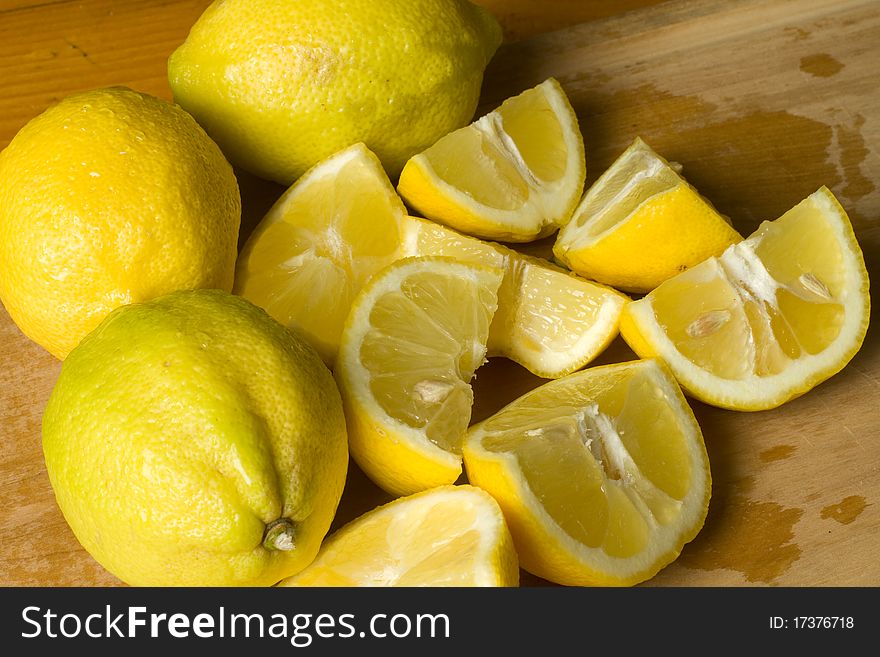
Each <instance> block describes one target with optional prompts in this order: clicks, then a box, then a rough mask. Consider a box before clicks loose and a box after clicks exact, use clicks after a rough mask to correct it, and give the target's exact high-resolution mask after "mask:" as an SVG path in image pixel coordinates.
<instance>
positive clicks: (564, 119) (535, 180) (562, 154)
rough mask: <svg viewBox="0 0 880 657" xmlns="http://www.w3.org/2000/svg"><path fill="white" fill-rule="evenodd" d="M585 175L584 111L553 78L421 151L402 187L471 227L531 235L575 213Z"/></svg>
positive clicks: (424, 207)
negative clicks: (577, 108)
mask: <svg viewBox="0 0 880 657" xmlns="http://www.w3.org/2000/svg"><path fill="white" fill-rule="evenodd" d="M585 177H586V167H585V163H584V143H583V137H582V136H581V133H580V129H579V127H578V121H577V116H576V115H575V113H574V110H573V109H572V107H571V104H570V103H569V102H568V98H567V97H566V95H565V92H564V91H563V89H562V87H561V86H560V84H559V82H557V81H556V80H555V79H553V78H550V79H548V80H546V81H545V82H543V83H541V84H539V85H538V86H537V87H534V88H532V89H528V90H526V91H524V92H523V93H521V94H519V95H518V96H514V97H513V98H508V99H507V100H505V101H504V102H503V103H502V104H501V106H500V107H499V108H498V109H496V110H495V111H493V112H490V113H489V114H486V115H485V116H483V117H482V118H480V119H478V120H477V121H475V122H474V123H472V124H470V125H468V126H465V127H464V128H461V129H459V130H456V131H455V132H451V133H450V134H448V135H446V136H445V137H442V138H441V139H440V140H439V141H437V142H436V143H435V144H434V145H433V146H431V147H430V148H428V149H427V150H425V151H422V152H421V153H419V154H418V155H415V156H413V157H412V158H411V159H410V160H409V161H408V162H407V163H406V165H405V166H404V168H403V171H402V172H401V174H400V181H399V183H398V186H397V190H398V192H399V193H400V195H401V196H402V197H403V198H404V200H405V201H406V202H407V203H408V204H409V205H410V206H411V207H413V208H415V209H416V210H417V211H418V212H420V213H421V214H423V215H424V216H425V217H428V218H430V219H433V220H435V221H439V222H441V223H444V224H446V225H448V226H451V227H453V228H456V229H458V230H460V231H462V232H464V233H466V234H468V235H474V236H477V237H482V238H486V239H493V240H501V241H505V242H529V241H532V240H535V239H537V238H539V237H545V236H547V235H550V234H551V233H553V232H555V231H556V230H557V229H558V228H559V227H560V226H562V225H563V224H565V223H566V222H567V221H568V220H569V218H570V217H571V213H572V211H573V210H574V208H575V206H576V205H577V202H578V200H579V199H580V196H581V194H582V193H583V188H584V179H585Z"/></svg>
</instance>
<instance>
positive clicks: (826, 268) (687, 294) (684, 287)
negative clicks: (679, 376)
mask: <svg viewBox="0 0 880 657" xmlns="http://www.w3.org/2000/svg"><path fill="white" fill-rule="evenodd" d="M795 254H796V255H795ZM842 259H843V253H842V249H841V245H840V242H839V240H838V239H837V237H836V236H835V235H834V233H833V231H832V229H831V227H830V226H829V224H828V223H827V222H826V221H825V220H823V218H822V217H821V215H819V214H817V213H813V212H810V211H809V208H808V207H807V206H801V207H799V208H796V209H795V210H794V211H792V212H790V213H788V214H786V215H784V216H783V217H781V218H780V219H779V220H777V221H775V222H772V223H765V224H763V226H762V227H761V228H760V229H759V230H758V231H757V232H756V233H755V234H754V235H753V236H752V237H750V238H749V239H748V240H747V241H746V242H745V243H743V244H741V245H740V246H734V247H731V248H730V249H728V251H727V252H725V253H724V254H723V255H722V256H721V257H720V258H719V259H717V260H711V261H708V262H706V263H703V264H701V265H699V270H697V268H695V269H694V270H692V271H690V272H687V273H685V274H683V275H682V276H680V277H678V278H677V279H673V280H670V281H668V282H667V283H664V284H663V285H662V286H661V287H660V288H658V289H657V290H656V291H655V293H654V295H653V300H652V305H653V307H654V312H655V313H656V315H657V317H658V318H659V319H660V321H661V323H662V326H663V328H664V331H665V332H666V333H667V335H668V336H669V339H670V340H671V341H672V342H673V343H674V344H675V345H676V347H677V349H678V350H679V351H680V352H681V354H682V355H684V356H685V358H687V359H688V360H691V361H692V362H694V363H695V364H696V365H697V366H699V367H701V368H703V369H705V370H707V371H708V372H711V373H712V374H713V375H715V376H718V377H721V378H724V379H734V380H744V379H748V378H750V377H753V376H758V377H765V376H770V375H775V374H780V373H781V372H784V371H785V370H786V369H787V368H788V367H790V366H791V364H792V363H793V362H794V361H796V360H798V359H799V358H801V357H803V356H809V355H815V354H818V353H821V352H822V351H824V350H825V349H826V348H828V347H829V346H830V345H831V344H832V343H833V342H834V341H835V340H836V339H837V337H838V336H839V335H840V331H841V328H842V326H843V323H844V320H845V314H846V313H845V308H844V305H843V304H842V303H841V302H840V301H838V300H839V299H841V297H842V295H843V294H844V289H843V284H844V277H843V271H844V268H843V265H842ZM684 299H687V303H683V301H684Z"/></svg>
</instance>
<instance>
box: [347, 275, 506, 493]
mask: <svg viewBox="0 0 880 657" xmlns="http://www.w3.org/2000/svg"><path fill="white" fill-rule="evenodd" d="M502 276H503V273H502V271H501V270H500V269H496V268H492V267H485V266H482V265H474V264H467V263H463V262H460V261H457V260H454V259H451V258H440V257H436V258H435V257H421V258H404V259H403V260H399V261H397V262H395V263H393V264H391V265H389V266H388V267H386V268H385V269H383V270H381V271H379V272H378V273H377V274H375V275H374V276H373V278H372V279H371V280H370V282H369V283H368V284H367V286H366V287H364V288H363V290H361V292H360V293H359V294H358V296H357V297H356V298H355V301H354V304H353V305H352V308H351V313H350V314H349V316H348V319H347V321H346V324H345V328H344V329H343V332H342V342H341V345H340V348H339V356H338V358H337V361H336V368H335V374H336V379H337V382H338V383H339V388H340V392H341V393H342V400H343V406H344V407H345V413H346V419H347V425H348V430H349V447H350V451H351V455H352V457H353V458H354V460H355V461H356V462H357V464H358V465H359V466H360V468H361V469H362V470H363V471H364V473H365V474H366V475H367V476H368V477H370V478H371V479H372V480H373V481H374V482H376V483H377V484H378V485H379V486H381V487H382V488H384V489H385V490H387V491H389V492H391V493H393V494H395V495H408V494H411V493H415V492H418V491H420V490H425V489H427V488H433V487H435V486H440V485H443V484H450V483H453V482H454V481H455V480H456V479H458V477H459V475H460V474H461V441H462V440H463V438H464V434H465V432H466V430H467V427H468V424H469V422H470V415H471V406H472V404H473V391H472V390H471V387H470V385H469V382H470V380H471V378H472V377H473V376H474V372H475V371H476V369H477V368H478V367H479V366H480V365H482V364H483V362H484V361H485V357H486V339H487V338H488V335H489V325H490V323H491V321H492V316H493V315H494V313H495V309H496V307H497V293H498V288H499V287H500V285H501V280H502Z"/></svg>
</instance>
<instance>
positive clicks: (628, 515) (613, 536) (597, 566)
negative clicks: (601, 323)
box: [463, 360, 711, 586]
mask: <svg viewBox="0 0 880 657" xmlns="http://www.w3.org/2000/svg"><path fill="white" fill-rule="evenodd" d="M463 452H464V463H465V468H466V470H467V475H468V480H469V481H470V483H472V484H474V485H476V486H479V487H480V488H483V489H484V490H486V491H487V492H488V493H489V494H490V495H492V497H494V498H495V499H496V500H497V501H498V503H499V504H500V505H501V509H502V511H503V512H504V516H505V518H506V519H507V523H508V526H509V527H510V531H511V534H512V535H513V540H514V545H515V546H516V550H517V553H518V555H519V559H520V564H521V565H522V567H523V568H525V569H526V570H528V571H529V572H531V573H533V574H535V575H538V576H540V577H543V578H544V579H547V580H550V581H552V582H557V583H559V584H566V585H572V586H590V585H599V586H626V585H633V584H637V583H638V582H641V581H644V580H646V579H648V578H650V577H652V576H653V575H655V574H656V573H657V572H658V571H659V570H660V569H661V568H663V567H664V566H665V565H667V564H669V563H670V562H672V561H673V560H674V559H675V558H676V557H677V556H678V555H679V553H680V552H681V549H682V547H683V546H684V545H685V543H687V542H688V541H690V540H692V539H693V538H694V536H696V535H697V533H698V532H699V530H700V528H701V527H702V526H703V523H704V521H705V518H706V512H707V509H708V505H709V497H710V493H711V476H710V471H709V459H708V456H707V454H706V448H705V445H704V444H703V438H702V434H701V432H700V427H699V426H698V425H697V421H696V419H695V418H694V415H693V413H692V412H691V409H690V407H689V406H688V404H687V402H686V401H685V398H684V396H683V395H682V393H681V390H680V389H679V387H678V384H677V383H676V382H675V379H673V378H672V375H671V374H670V373H669V372H668V371H667V370H666V368H665V367H663V366H662V365H661V364H660V363H659V362H658V361H654V360H649V361H634V362H630V363H618V364H614V365H606V366H602V367H594V368H590V369H587V370H584V371H582V372H576V373H574V374H571V375H569V376H567V377H564V378H561V379H557V380H555V381H551V382H549V383H546V384H544V385H543V386H540V387H539V388H535V389H534V390H532V391H531V392H528V393H526V394H525V395H523V396H522V397H520V398H519V399H517V400H516V401H514V402H512V403H511V404H509V405H507V406H505V407H504V408H503V409H501V410H500V411H499V412H498V413H496V414H495V415H493V416H491V417H490V418H488V419H486V420H484V421H483V422H480V423H479V424H476V425H474V426H473V427H471V429H470V430H469V431H468V436H467V439H466V441H465V445H464V448H463Z"/></svg>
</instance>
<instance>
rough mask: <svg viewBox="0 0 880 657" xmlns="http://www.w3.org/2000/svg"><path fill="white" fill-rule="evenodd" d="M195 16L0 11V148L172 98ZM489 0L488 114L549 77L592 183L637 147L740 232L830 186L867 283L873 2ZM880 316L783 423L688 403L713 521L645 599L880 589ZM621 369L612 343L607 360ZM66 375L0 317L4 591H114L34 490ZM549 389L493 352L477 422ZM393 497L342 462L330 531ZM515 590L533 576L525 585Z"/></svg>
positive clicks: (61, 0) (103, 7) (254, 183)
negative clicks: (74, 119) (44, 118)
mask: <svg viewBox="0 0 880 657" xmlns="http://www.w3.org/2000/svg"><path fill="white" fill-rule="evenodd" d="M207 4H208V2H207V0H166V1H163V2H155V1H145V0H144V1H141V0H131V1H127V2H113V1H111V0H82V1H76V2H74V1H72V0H2V1H0V148H3V147H5V146H6V144H7V143H8V142H9V140H11V139H12V137H13V136H14V135H15V133H16V132H17V130H18V129H20V128H21V126H22V125H24V123H25V122H26V121H27V120H29V119H30V118H32V117H33V116H36V115H37V114H39V113H40V112H41V111H42V110H43V109H45V108H46V107H47V106H48V105H49V104H51V103H52V102H54V101H56V100H58V99H60V98H62V97H64V96H66V95H67V94H69V93H71V92H74V91H77V90H81V89H87V88H94V87H99V86H105V85H114V84H124V85H128V86H131V87H133V88H135V89H138V90H140V91H144V92H147V93H152V94H155V95H157V96H160V97H163V98H168V99H170V97H171V94H170V90H169V88H168V85H167V81H166V78H165V63H166V60H167V57H168V55H169V54H170V53H171V51H172V50H173V49H174V48H175V47H176V46H177V45H178V44H179V43H180V42H181V41H182V40H183V39H184V38H185V36H186V34H187V31H188V29H189V26H190V25H191V24H192V23H193V22H194V21H195V19H196V18H197V17H198V16H199V14H200V13H201V12H202V11H203V10H204V8H205V7H206V6H207ZM480 4H484V5H485V6H487V7H489V8H490V9H491V10H492V11H493V12H494V13H495V14H496V15H497V16H498V17H499V20H500V21H501V22H502V24H503V26H504V29H505V37H506V43H505V45H503V46H502V48H501V49H500V50H499V52H498V53H497V55H496V57H495V58H494V60H493V62H492V63H491V64H490V67H489V69H488V71H487V74H486V79H485V84H484V93H483V99H482V102H481V107H480V109H479V111H480V112H483V111H486V110H488V109H491V108H492V107H494V106H495V105H497V104H498V103H500V101H501V100H503V99H504V98H506V97H508V96H510V95H513V94H516V93H519V92H520V91H522V90H523V89H525V88H527V87H530V86H533V85H535V84H537V83H539V82H541V81H542V80H544V79H545V78H546V77H548V76H554V77H556V78H557V79H559V81H560V82H561V83H562V85H563V87H564V88H565V90H566V92H567V93H568V95H569V97H570V99H571V101H572V105H573V106H574V108H575V110H576V111H577V114H578V118H579V121H580V125H581V129H582V131H583V133H584V138H585V146H586V153H587V171H588V173H587V178H588V183H589V182H591V181H592V180H594V179H595V178H596V177H597V176H598V175H599V174H600V173H601V172H602V171H603V170H604V169H605V168H606V167H607V166H608V165H609V164H610V163H611V162H612V161H613V159H614V158H615V157H616V156H617V155H618V154H619V153H620V152H621V151H622V150H623V148H624V147H625V146H626V145H627V144H628V143H629V142H630V141H631V140H632V139H633V138H634V137H635V136H637V135H640V136H641V137H643V138H644V139H645V140H646V141H647V142H648V143H649V144H651V146H653V147H654V148H655V149H656V150H657V151H658V152H660V153H661V154H663V155H664V156H665V157H667V158H668V159H671V160H676V161H678V162H681V163H682V164H683V165H684V172H685V175H686V176H687V178H688V179H689V180H690V181H691V182H692V183H693V184H694V185H695V186H696V187H697V188H698V189H699V190H700V191H701V192H702V193H703V194H704V195H706V196H707V197H708V198H710V199H711V200H712V201H713V202H714V204H715V205H716V206H717V207H718V208H719V209H720V210H721V211H722V212H724V213H725V214H727V215H728V216H730V217H731V219H732V221H733V223H734V225H735V226H736V227H737V228H738V229H739V230H740V232H742V233H743V234H748V233H749V232H751V231H752V230H753V229H754V228H755V227H756V226H757V225H758V223H759V222H760V221H762V220H764V219H774V218H776V217H778V216H779V215H780V214H782V213H783V212H784V211H785V210H787V209H788V208H790V207H791V206H793V205H795V204H796V203H797V202H799V201H800V200H801V199H803V198H804V197H806V196H807V195H809V194H810V193H812V192H813V191H815V190H816V189H817V188H818V187H819V186H820V185H823V184H824V185H827V186H829V187H830V188H831V189H832V190H833V191H834V193H835V194H836V195H837V197H838V198H839V199H840V201H841V202H842V203H843V205H844V207H846V209H847V210H848V212H849V214H850V218H851V219H852V221H853V224H854V226H855V228H856V233H857V236H858V238H859V240H860V243H861V245H862V248H863V250H864V253H865V258H866V261H867V263H868V270H869V273H870V276H871V282H872V289H877V285H878V280H877V278H878V274H880V266H878V259H880V189H878V183H880V152H878V144H880V85H878V77H877V64H876V62H877V61H880V5H878V3H877V2H876V0H841V1H838V0H785V1H776V2H764V1H758V0H735V1H727V0H692V1H684V2H679V1H676V0H667V1H666V2H656V1H655V2H638V1H635V0H633V1H629V2H621V3H607V2H598V1H591V2H578V1H577V0H544V1H543V2H540V3H536V2H530V1H528V0H507V1H505V0H482V1H481V2H480ZM611 6H613V9H612V8H610V7H611ZM610 14H614V15H610ZM556 28H562V29H558V30H556V31H552V32H548V31H547V30H551V29H556ZM240 184H241V188H242V196H243V203H244V211H243V214H244V217H243V228H242V232H243V236H244V235H246V234H247V232H248V231H249V230H250V229H251V228H252V227H253V225H254V224H255V223H256V221H258V220H259V218H260V217H261V216H262V213H263V212H265V210H266V209H267V208H268V207H269V205H271V203H272V202H273V201H274V200H275V198H277V196H278V194H280V192H281V191H283V190H282V189H281V188H280V187H278V186H277V185H273V184H270V183H265V182H263V181H259V180H256V179H254V178H252V177H250V176H247V175H244V174H241V176H240ZM546 247H547V244H546V243H544V244H539V245H536V247H535V248H534V250H537V251H538V252H541V251H542V250H546ZM875 306H876V304H875ZM876 319H877V318H876V313H875V315H874V316H873V317H872V326H871V328H870V329H869V332H868V337H867V339H866V341H865V344H864V346H863V347H862V349H861V351H860V352H859V353H858V354H857V356H856V357H855V358H854V359H853V361H852V362H851V363H850V364H849V365H848V366H847V367H846V369H845V370H843V371H842V372H841V373H840V374H838V375H837V376H835V377H833V378H832V379H830V380H829V381H827V382H826V383H824V384H822V385H820V386H819V387H817V388H816V389H814V390H813V391H811V392H810V393H808V394H807V395H805V396H803V397H801V398H799V399H797V400H794V401H792V402H790V403H788V404H786V405H785V406H783V407H781V408H779V409H776V410H773V411H764V412H759V413H736V412H733V411H725V410H720V409H716V408H711V407H708V406H705V405H703V404H700V403H698V402H693V403H692V406H693V408H694V411H695V413H696V415H697V418H698V420H699V421H700V424H701V426H702V428H703V432H704V435H705V439H706V444H707V448H708V450H709V457H710V461H711V465H712V475H713V480H714V481H713V497H712V502H711V504H710V508H709V517H708V519H707V522H706V525H705V527H704V529H703V531H702V532H701V533H700V534H699V535H698V536H697V538H696V539H695V540H694V541H693V542H692V543H690V544H689V545H687V546H686V547H685V550H684V551H683V553H682V555H681V556H680V557H679V559H678V560H677V561H676V562H675V563H673V564H672V565H670V566H668V567H667V568H666V569H664V570H663V571H662V572H661V573H660V574H659V575H657V576H656V577H655V578H654V579H652V580H651V581H649V582H647V583H646V584H647V585H661V586H662V585H667V586H709V585H712V586H719V585H720V586H727V585H731V586H742V585H750V586H766V585H794V586H826V585H835V586H838V585H840V586H877V585H880V559H878V558H877V555H878V554H880V504H878V502H880V415H878V409H877V407H878V402H880V337H878V327H877V321H876ZM631 358H633V355H632V353H631V352H630V351H629V350H628V349H627V347H626V346H625V345H624V344H623V343H622V341H620V340H618V341H616V342H615V343H613V344H612V345H611V347H610V348H609V349H608V350H607V351H606V352H605V353H604V354H602V356H601V357H600V358H599V361H598V362H600V363H607V362H613V361H620V360H627V359H631ZM59 370H60V363H59V362H58V361H57V360H55V359H54V358H53V357H51V356H50V355H49V354H48V353H46V352H45V351H44V350H42V349H41V348H40V347H38V346H36V345H35V344H33V343H32V342H30V341H29V340H28V339H27V338H25V337H24V336H23V335H22V334H21V333H20V332H19V331H18V329H17V328H16V327H15V325H14V324H13V323H12V322H11V320H10V319H9V317H8V315H7V314H6V313H5V311H2V310H0V500H2V505H0V585H3V586H16V585H17V586H34V585H49V586H70V585H115V584H118V583H119V582H118V581H117V580H116V579H115V578H114V577H113V576H111V575H110V574H108V573H107V572H106V571H104V570H103V569H102V568H101V567H100V566H99V565H98V564H97V563H96V562H95V561H94V560H92V559H91V557H90V556H89V555H88V554H87V553H86V552H85V551H84V550H83V549H82V548H81V547H80V546H79V544H78V543H77V541H76V539H75V538H74V537H73V534H72V533H71V532H70V530H69V528H68V527H67V525H66V523H65V522H64V519H63V517H62V516H61V514H60V512H59V511H58V508H57V506H56V505H55V501H54V496H53V494H52V490H51V488H50V486H49V481H48V478H47V476H46V471H45V466H44V464H43V456H42V450H41V446H40V418H41V414H42V411H43V408H44V406H45V403H46V400H47V399H48V396H49V393H50V392H51V389H52V386H53V385H54V382H55V379H56V378H57V376H58V372H59ZM540 382H541V381H540V380H539V379H537V378H535V377H533V376H531V375H529V374H528V373H527V372H525V371H524V370H522V369H521V368H519V367H518V366H516V365H514V364H512V363H510V362H507V361H503V360H493V361H492V362H490V363H489V364H488V365H486V366H484V367H483V368H481V370H480V372H479V376H478V377H477V379H476V382H475V394H476V399H477V401H476V406H475V409H474V419H475V420H479V419H482V418H483V417H486V416H487V415H488V414H490V413H491V412H493V411H495V410H496V409H498V408H500V406H501V405H502V404H504V403H506V402H507V401H510V400H511V399H513V398H515V397H516V396H518V395H519V394H522V393H523V392H525V391H527V390H528V389H530V388H532V387H534V386H535V385H537V384H539V383H540ZM387 499H388V497H387V495H386V494H384V493H382V492H381V491H379V490H378V489H377V488H375V487H374V486H373V485H372V484H370V483H369V482H368V481H367V480H366V479H365V477H364V476H363V475H362V474H361V473H360V472H359V471H358V470H357V469H356V468H353V469H352V472H351V475H350V478H349V482H348V485H347V487H346V492H345V495H344V498H343V502H342V505H341V507H340V511H339V514H338V517H337V521H336V525H338V524H340V523H341V522H343V521H345V520H348V519H351V518H353V517H355V516H356V515H358V514H360V513H362V512H364V511H367V510H369V509H370V508H372V507H373V506H375V505H376V504H379V503H381V502H384V501H385V500H387ZM523 583H524V584H531V585H541V584H545V582H543V581H541V580H538V579H537V578H534V577H532V576H529V575H528V574H524V576H523Z"/></svg>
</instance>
